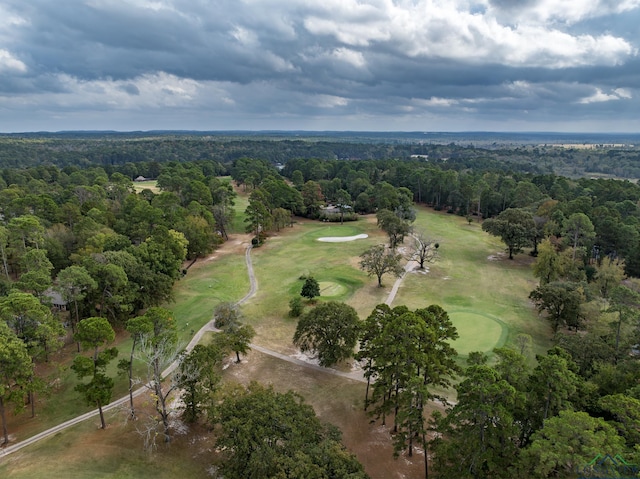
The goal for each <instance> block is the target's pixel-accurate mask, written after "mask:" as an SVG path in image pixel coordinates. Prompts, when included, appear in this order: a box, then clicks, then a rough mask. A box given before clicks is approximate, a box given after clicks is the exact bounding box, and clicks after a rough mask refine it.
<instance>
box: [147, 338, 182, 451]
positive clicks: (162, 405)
mask: <svg viewBox="0 0 640 479" xmlns="http://www.w3.org/2000/svg"><path fill="white" fill-rule="evenodd" d="M154 339H156V338H143V339H142V340H141V341H140V346H139V347H138V350H137V352H136V359H138V360H140V361H142V362H143V363H144V364H146V366H147V382H146V383H145V387H146V388H147V389H149V391H150V392H151V397H152V400H153V405H154V407H155V410H156V412H157V413H158V418H159V419H158V420H157V421H156V422H157V423H158V426H159V425H160V423H161V424H162V428H163V434H164V441H165V442H170V441H171V436H170V434H169V431H170V429H171V425H170V422H169V416H170V414H171V410H170V408H169V405H168V404H169V396H170V395H171V393H172V392H173V391H175V390H176V389H177V388H178V381H177V378H176V375H175V374H171V376H170V377H169V378H166V379H165V378H163V377H162V372H163V371H164V370H165V369H166V368H167V367H168V366H169V365H170V364H172V363H173V362H174V361H178V360H180V357H179V356H180V355H179V352H178V348H177V347H176V343H175V342H174V341H172V338H170V337H166V336H165V337H161V338H159V340H157V339H156V340H154ZM163 380H164V383H165V384H163ZM143 429H144V430H147V432H146V433H145V434H148V429H149V428H148V427H145V428H143ZM145 441H146V440H145Z"/></svg>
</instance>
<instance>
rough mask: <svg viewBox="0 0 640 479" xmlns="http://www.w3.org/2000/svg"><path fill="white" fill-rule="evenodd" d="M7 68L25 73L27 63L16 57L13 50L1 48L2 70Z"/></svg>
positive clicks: (0, 64)
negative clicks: (12, 52)
mask: <svg viewBox="0 0 640 479" xmlns="http://www.w3.org/2000/svg"><path fill="white" fill-rule="evenodd" d="M7 70H13V71H16V72H21V73H24V72H26V71H27V65H25V64H24V63H23V62H22V61H20V60H18V59H17V58H16V57H14V56H13V55H12V54H11V52H9V51H7V50H1V49H0V72H1V71H7Z"/></svg>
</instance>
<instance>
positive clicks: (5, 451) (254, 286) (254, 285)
mask: <svg viewBox="0 0 640 479" xmlns="http://www.w3.org/2000/svg"><path fill="white" fill-rule="evenodd" d="M245 263H246V265H247V274H248V275H249V292H248V293H247V294H246V295H245V296H244V297H243V298H242V299H240V300H239V301H238V302H237V304H238V305H240V304H243V303H245V302H246V301H248V300H249V299H250V298H252V297H253V296H254V295H255V294H256V292H257V291H258V281H257V279H256V276H255V273H254V271H253V263H252V261H251V245H249V246H248V247H247V249H246V251H245ZM409 264H410V263H407V265H406V266H405V274H406V272H407V271H411V269H413V265H412V266H411V268H410V267H409ZM405 274H403V275H402V276H401V277H400V278H398V280H397V281H396V282H395V284H394V285H393V288H392V290H391V292H390V293H389V297H388V298H387V301H386V304H391V303H392V302H393V299H394V298H395V295H396V293H397V291H398V288H399V287H400V284H401V283H402V280H403V279H404V276H405ZM217 331H219V330H218V329H217V328H216V327H215V326H214V320H213V318H212V319H211V321H209V322H208V323H207V324H205V325H204V326H203V327H202V328H200V330H198V332H197V333H196V334H195V335H194V336H193V338H191V341H189V344H187V346H186V347H185V350H186V351H187V352H189V351H191V350H192V349H193V348H194V346H195V345H196V344H198V343H199V342H200V340H201V339H202V336H203V335H204V334H205V333H207V332H217ZM250 347H251V348H252V349H255V350H256V351H260V352H261V353H263V354H268V355H269V356H273V357H275V358H278V359H282V360H283V361H287V362H290V363H292V364H296V365H298V366H303V367H306V368H309V369H314V370H316V371H322V372H324V373H327V374H332V375H335V376H340V377H344V378H346V379H352V380H354V381H360V382H366V380H365V379H364V377H363V375H362V371H352V372H342V371H338V370H336V369H331V368H325V367H322V366H318V365H317V364H313V363H308V362H306V361H302V360H300V359H296V358H292V357H291V356H287V355H284V354H281V353H278V352H277V351H273V350H272V349H268V348H265V347H262V346H259V345H257V344H251V345H250ZM177 367H178V363H177V362H176V361H174V362H173V363H171V364H170V365H169V367H167V369H165V370H164V371H163V372H162V376H163V377H167V376H169V375H170V374H171V373H172V372H173V371H174V370H175V369H176V368H177ZM148 391H149V388H148V387H147V386H146V385H145V386H141V387H139V388H138V389H136V390H135V391H134V392H133V396H134V397H138V396H140V395H141V394H143V393H145V392H148ZM128 401H129V395H126V396H124V397H122V398H120V399H118V400H117V401H113V402H112V403H110V404H108V405H107V406H104V407H103V408H102V409H103V410H104V411H110V410H112V409H116V408H120V407H123V406H125V405H126V404H127V403H128ZM97 415H98V410H97V409H95V410H93V411H90V412H88V413H86V414H83V415H81V416H78V417H76V418H73V419H70V420H69V421H66V422H63V423H62V424H59V425H57V426H55V427H52V428H51V429H47V430H46V431H42V432H41V433H39V434H36V435H35V436H32V437H30V438H28V439H25V440H24V441H20V442H17V443H15V444H10V445H9V446H6V447H4V448H0V458H2V457H5V456H8V455H9V454H12V453H14V452H16V451H19V450H20V449H22V448H23V447H26V446H29V445H31V444H33V443H35V442H37V441H39V440H40V439H44V438H46V437H50V436H52V435H54V434H57V433H58V432H60V431H62V430H64V429H66V428H68V427H71V426H74V425H76V424H78V423H81V422H83V421H85V420H87V419H90V418H92V417H95V416H97Z"/></svg>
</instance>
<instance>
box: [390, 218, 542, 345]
mask: <svg viewBox="0 0 640 479" xmlns="http://www.w3.org/2000/svg"><path fill="white" fill-rule="evenodd" d="M415 229H416V230H421V231H424V232H425V233H426V235H427V236H429V237H432V238H434V239H435V240H437V241H438V242H439V244H440V247H439V249H438V252H439V258H438V261H437V262H436V263H435V264H431V265H429V272H428V273H426V274H420V273H412V274H408V275H407V277H406V278H405V281H404V282H403V284H402V287H401V288H400V290H399V292H398V295H397V297H396V304H406V305H407V306H409V307H410V308H414V307H422V306H423V305H425V304H427V305H428V304H434V303H435V304H439V305H441V306H442V307H443V308H444V309H445V310H446V311H447V312H449V313H450V314H451V315H452V317H453V319H454V324H456V318H464V317H465V315H463V314H458V312H460V313H467V314H468V313H476V314H477V316H476V317H474V321H469V320H465V321H464V322H459V323H458V324H456V326H458V327H459V334H460V339H459V340H458V343H459V344H460V348H459V349H460V351H461V352H462V351H466V352H469V351H472V350H474V342H476V334H477V332H478V331H479V330H481V329H482V328H483V327H486V328H490V329H492V330H496V323H497V324H501V325H502V326H503V331H501V332H500V334H499V335H498V334H497V333H496V335H494V338H495V340H496V341H495V345H496V346H500V345H503V344H505V343H506V344H509V343H510V342H511V341H513V338H515V336H516V335H517V334H519V333H527V334H530V335H531V336H532V338H533V341H534V352H536V353H540V352H543V351H546V349H547V348H548V346H549V340H550V329H549V326H548V324H547V323H546V322H544V321H542V320H540V319H539V318H538V317H537V315H536V313H535V311H534V310H533V308H532V306H531V304H530V302H529V300H528V298H527V296H528V294H529V291H531V290H533V289H535V287H536V286H537V282H536V281H535V278H534V277H533V275H532V273H531V264H532V262H533V258H531V257H530V256H529V255H527V254H521V255H518V256H516V257H515V259H514V260H509V259H508V258H507V256H506V255H505V253H504V245H503V244H502V243H501V242H500V241H499V240H498V239H497V238H495V237H493V236H489V235H487V234H486V233H484V232H483V231H482V229H481V226H480V224H478V223H475V222H474V223H472V224H468V223H467V221H466V220H465V219H464V218H460V217H457V216H454V215H448V214H445V213H438V212H433V211H432V210H429V209H427V208H418V218H417V219H416V224H415ZM409 241H411V240H407V242H409ZM470 326H471V328H470ZM487 344H488V343H487ZM477 348H478V349H481V344H480V343H478V345H477ZM490 349H492V348H489V349H488V350H490Z"/></svg>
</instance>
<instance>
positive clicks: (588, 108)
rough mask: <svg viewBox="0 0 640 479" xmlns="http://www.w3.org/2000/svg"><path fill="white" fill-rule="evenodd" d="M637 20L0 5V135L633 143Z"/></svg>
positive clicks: (575, 9) (500, 9)
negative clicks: (361, 134)
mask: <svg viewBox="0 0 640 479" xmlns="http://www.w3.org/2000/svg"><path fill="white" fill-rule="evenodd" d="M639 20H640V0H625V1H622V2H621V1H614V0H592V1H590V2H557V1H556V0H522V1H506V0H430V1H427V0H414V1H411V2H408V1H403V0H395V1H393V0H369V1H366V2H362V1H357V0H324V1H323V2H308V1H307V0H233V1H232V0H215V1H210V0H188V1H187V0H128V1H125V0H85V1H81V0H69V1H65V2H50V1H48V0H30V1H29V2H24V1H22V0H0V111H1V112H3V114H2V115H0V131H19V130H32V129H37V130H41V129H49V130H60V129H74V128H83V129H86V128H91V129H99V128H110V129H157V128H171V129H179V128H189V129H219V128H247V129H256V128H259V129H278V128H296V129H300V128H309V129H315V128H323V127H324V128H329V129H350V130H357V129H376V130H385V129H411V130H416V129H424V130H441V129H451V130H468V129H489V128H492V129H529V130H553V129H565V130H566V129H569V130H581V131H584V130H585V129H592V128H596V129H598V130H599V131H606V130H609V131H615V130H621V129H623V130H630V129H631V130H638V128H639V127H640V124H639V121H640V120H638V119H637V118H636V116H637V115H636V114H635V113H634V112H635V111H638V106H640V105H639V101H638V97H639V96H640V88H639V86H640V59H639V56H638V50H639V48H640V34H639V33H638V29H637V27H636V25H637V24H638V21H639ZM43 125H44V126H43Z"/></svg>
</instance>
